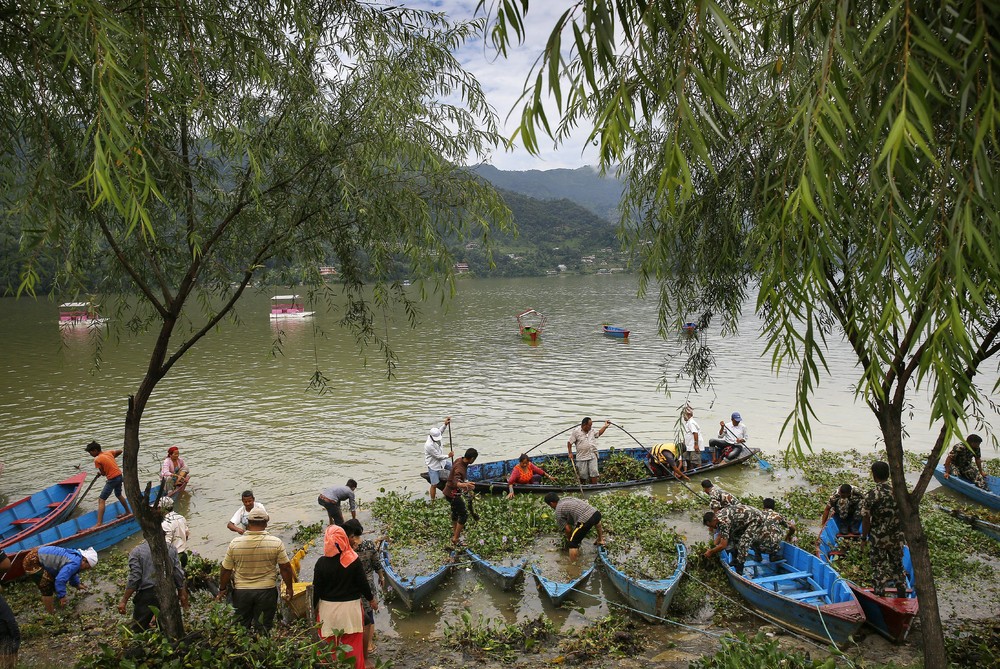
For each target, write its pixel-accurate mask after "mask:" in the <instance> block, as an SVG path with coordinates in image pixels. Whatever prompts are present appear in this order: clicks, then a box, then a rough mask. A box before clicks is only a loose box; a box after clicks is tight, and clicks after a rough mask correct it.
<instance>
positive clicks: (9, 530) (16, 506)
mask: <svg viewBox="0 0 1000 669" xmlns="http://www.w3.org/2000/svg"><path fill="white" fill-rule="evenodd" d="M86 480H87V473H86V472H79V473H78V474H74V475H73V476H70V477H69V478H68V479H65V480H63V481H60V482H59V483H57V484H55V485H53V486H49V487H48V488H46V489H45V490H42V491H41V492H36V493H35V494H34V495H31V496H29V497H25V498H24V499H19V500H17V501H16V502H11V503H10V504H8V505H7V506H5V507H3V508H2V509H0V548H2V549H3V550H5V551H6V552H7V553H10V552H11V549H10V546H12V545H13V544H15V543H17V542H19V541H21V540H22V539H26V538H27V537H29V536H31V535H32V534H34V533H36V532H40V531H41V530H44V529H45V528H46V527H51V526H52V525H54V524H55V523H58V522H59V521H61V520H63V519H64V518H66V517H67V516H69V514H71V513H73V510H74V509H75V508H76V505H77V504H79V503H80V498H81V497H82V496H83V482H84V481H86Z"/></svg>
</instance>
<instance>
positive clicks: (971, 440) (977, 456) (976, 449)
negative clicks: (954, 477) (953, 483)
mask: <svg viewBox="0 0 1000 669" xmlns="http://www.w3.org/2000/svg"><path fill="white" fill-rule="evenodd" d="M982 443H983V438H982V437H980V436H979V435H978V434H970V435H969V436H968V437H966V438H965V443H964V444H955V445H954V446H952V447H951V451H949V452H948V457H947V458H945V461H944V477H945V478H949V477H950V476H951V474H952V469H955V470H956V473H957V474H958V475H959V477H961V478H963V479H965V480H966V481H968V482H969V483H971V484H973V485H975V486H976V487H977V488H982V489H983V490H986V489H987V486H986V472H984V471H983V461H982V451H981V450H980V445H981V444H982Z"/></svg>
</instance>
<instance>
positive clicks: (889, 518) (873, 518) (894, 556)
mask: <svg viewBox="0 0 1000 669" xmlns="http://www.w3.org/2000/svg"><path fill="white" fill-rule="evenodd" d="M872 479H873V480H874V481H875V485H874V486H873V487H872V488H871V490H869V491H868V492H867V493H866V494H865V497H864V500H863V501H862V502H861V538H862V539H864V538H866V537H867V539H868V552H869V555H870V557H871V561H872V589H873V590H874V591H875V594H876V595H877V596H879V597H885V589H886V586H887V585H888V584H889V582H890V581H891V582H894V583H895V585H896V596H897V597H905V596H906V571H905V570H904V569H903V546H904V545H905V543H906V541H905V539H904V538H903V530H902V529H901V527H900V524H899V511H898V510H897V508H896V500H895V499H894V498H893V496H892V488H891V487H890V486H889V483H888V481H889V465H887V464H886V463H884V462H873V463H872Z"/></svg>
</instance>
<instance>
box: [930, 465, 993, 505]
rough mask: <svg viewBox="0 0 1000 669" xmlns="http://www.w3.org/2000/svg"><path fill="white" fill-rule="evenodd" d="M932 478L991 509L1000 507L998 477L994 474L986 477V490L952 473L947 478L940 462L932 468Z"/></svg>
mask: <svg viewBox="0 0 1000 669" xmlns="http://www.w3.org/2000/svg"><path fill="white" fill-rule="evenodd" d="M934 478H936V479H937V480H938V483H940V484H941V485H943V486H944V487H945V488H950V489H951V490H954V491H955V492H960V493H962V494H963V495H965V496H966V497H968V498H970V499H974V500H976V501H977V502H979V503H980V504H982V505H983V506H988V507H990V508H991V509H1000V478H998V477H996V476H987V477H986V487H987V489H986V490H983V489H982V488H979V487H977V486H976V484H975V483H969V482H968V481H966V480H965V479H963V478H962V477H960V476H958V475H957V474H952V475H951V476H949V477H948V478H945V477H944V465H943V464H940V465H938V466H937V468H936V469H935V470H934Z"/></svg>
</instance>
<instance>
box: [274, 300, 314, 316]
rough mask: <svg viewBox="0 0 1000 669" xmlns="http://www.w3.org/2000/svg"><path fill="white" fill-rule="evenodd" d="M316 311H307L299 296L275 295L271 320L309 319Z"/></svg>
mask: <svg viewBox="0 0 1000 669" xmlns="http://www.w3.org/2000/svg"><path fill="white" fill-rule="evenodd" d="M314 313H316V312H314V311H306V310H305V307H303V306H302V302H301V300H300V299H299V296H298V295H275V296H274V297H272V298H271V318H308V317H310V316H312V315H313V314H314Z"/></svg>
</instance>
